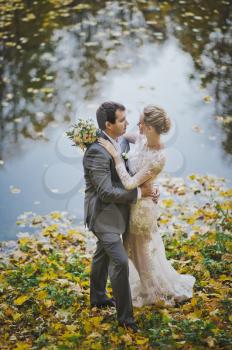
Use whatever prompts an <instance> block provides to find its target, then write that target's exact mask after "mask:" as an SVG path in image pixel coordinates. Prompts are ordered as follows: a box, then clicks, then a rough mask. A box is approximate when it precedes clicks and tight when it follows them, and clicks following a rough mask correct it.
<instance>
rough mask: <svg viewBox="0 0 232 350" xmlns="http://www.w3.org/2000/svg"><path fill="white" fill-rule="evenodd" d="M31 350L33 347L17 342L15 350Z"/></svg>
mask: <svg viewBox="0 0 232 350" xmlns="http://www.w3.org/2000/svg"><path fill="white" fill-rule="evenodd" d="M27 349H31V345H29V344H27V343H22V342H17V345H16V348H14V350H27Z"/></svg>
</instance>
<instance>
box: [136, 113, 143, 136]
mask: <svg viewBox="0 0 232 350" xmlns="http://www.w3.org/2000/svg"><path fill="white" fill-rule="evenodd" d="M143 119H144V115H143V114H141V115H140V117H139V122H138V124H137V125H138V127H139V133H140V134H141V135H143V133H144V120H143Z"/></svg>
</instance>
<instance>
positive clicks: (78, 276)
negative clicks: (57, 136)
mask: <svg viewBox="0 0 232 350" xmlns="http://www.w3.org/2000/svg"><path fill="white" fill-rule="evenodd" d="M172 181H173V182H172ZM172 181H171V180H170V179H169V180H168V179H163V181H161V182H162V185H161V188H162V193H164V194H166V198H163V199H161V200H160V204H161V217H160V230H162V232H164V240H165V246H166V252H167V256H168V258H169V259H171V261H172V263H173V265H174V266H175V268H176V269H178V271H180V272H182V273H191V274H193V275H194V276H195V277H196V279H197V282H196V285H195V289H194V297H193V298H192V299H191V300H189V301H188V302H185V303H182V304H179V305H176V307H172V308H165V307H164V306H163V305H159V306H158V305H156V306H149V307H144V308H142V309H136V308H135V317H136V319H137V321H138V324H139V327H140V329H141V332H140V333H138V334H132V333H130V332H128V331H126V330H125V329H123V328H121V327H119V328H118V327H117V322H116V318H115V312H114V310H111V309H108V310H98V309H96V308H94V309H90V308H89V272H90V257H91V254H90V250H91V249H92V248H91V244H90V245H89V239H90V238H89V237H91V236H89V233H86V234H85V233H81V232H78V230H77V229H76V228H75V227H74V226H73V228H70V227H69V225H68V224H67V222H68V221H67V218H66V217H65V215H64V214H63V213H58V212H55V213H51V214H49V215H47V216H43V217H42V216H35V215H33V214H30V215H29V216H30V220H31V221H30V222H31V226H36V227H37V228H38V232H37V234H36V235H27V234H24V235H23V234H21V235H20V238H19V239H18V242H17V245H16V247H14V249H13V250H12V251H10V252H9V251H8V253H7V254H6V253H5V252H6V248H7V244H6V243H2V244H1V246H2V255H1V260H0V269H1V277H0V306H1V309H0V310H1V311H0V322H1V329H0V344H1V349H18V350H19V349H60V350H65V349H131V350H132V349H184V350H185V349H199V350H200V349H207V348H212V349H231V347H232V338H231V333H232V332H231V320H232V318H231V315H230V311H231V308H232V305H231V304H232V301H231V295H230V292H231V289H230V284H231V279H232V278H231V274H230V270H231V265H230V262H231V248H232V240H231V227H232V219H231V216H229V213H231V209H232V203H231V201H230V197H231V190H228V189H225V188H223V187H222V183H223V180H222V179H215V178H212V177H200V176H196V175H193V176H190V178H189V183H187V182H184V181H183V180H181V181H177V180H175V179H174V180H172ZM211 193H212V195H211ZM196 196H198V201H197V202H198V204H197V202H195V199H196ZM199 196H200V197H199ZM215 199H216V200H215ZM164 209H165V210H164ZM26 218H27V219H28V215H26V214H24V215H23V216H21V218H20V219H19V222H18V224H19V225H22V226H23V225H24V224H25V222H23V220H26ZM171 229H172V231H171V235H167V234H165V233H167V231H168V230H171ZM89 247H90V248H89ZM108 291H109V293H111V290H110V286H109V287H108Z"/></svg>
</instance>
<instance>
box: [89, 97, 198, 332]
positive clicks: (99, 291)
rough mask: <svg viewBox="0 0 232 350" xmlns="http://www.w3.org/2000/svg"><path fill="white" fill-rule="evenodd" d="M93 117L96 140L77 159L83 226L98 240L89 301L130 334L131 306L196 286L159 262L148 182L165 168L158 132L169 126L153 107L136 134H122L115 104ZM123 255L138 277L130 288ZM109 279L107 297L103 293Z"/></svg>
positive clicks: (166, 299) (170, 300)
mask: <svg viewBox="0 0 232 350" xmlns="http://www.w3.org/2000/svg"><path fill="white" fill-rule="evenodd" d="M96 116H97V122H98V126H99V129H100V130H101V135H100V138H99V139H98V141H96V142H94V143H92V144H91V145H90V146H89V147H88V148H87V150H86V152H85V155H84V159H83V165H84V174H85V182H86V189H85V224H86V225H87V226H88V228H89V230H91V231H92V232H93V233H94V235H95V236H96V237H97V239H98V240H97V248H96V251H95V253H94V256H93V259H92V266H91V275H90V303H91V306H92V307H93V306H96V307H107V306H111V307H114V306H115V307H116V311H117V319H118V322H119V325H121V326H124V327H126V328H128V329H130V330H132V331H134V332H136V331H137V330H138V327H137V325H136V322H135V320H134V317H133V306H137V307H141V306H143V305H149V304H156V303H159V302H163V303H165V304H166V305H175V303H176V302H179V301H183V300H187V299H189V298H191V297H192V292H193V285H194V283H195V278H194V277H193V276H191V275H181V274H179V273H178V272H177V271H176V270H175V269H174V268H173V267H172V265H171V263H170V262H169V261H168V260H167V259H166V255H165V248H164V244H163V241H162V238H161V236H160V233H159V231H158V226H157V215H158V214H157V200H158V197H159V193H158V191H157V188H156V186H155V179H156V177H157V175H158V174H159V173H160V172H161V171H162V169H163V167H164V165H165V157H164V153H163V146H162V144H161V140H160V135H161V134H165V133H167V132H168V131H169V129H170V126H171V123H170V119H169V118H168V116H167V114H166V112H165V111H164V110H163V109H162V108H159V107H156V106H153V105H149V106H147V107H145V108H144V111H143V113H142V115H141V116H140V120H139V123H138V125H139V129H140V133H139V134H138V135H137V134H126V128H127V125H128V122H127V120H126V111H125V107H124V106H123V105H121V104H119V103H115V102H105V103H103V104H102V105H101V106H100V107H99V108H98V110H97V113H96ZM130 143H133V144H134V147H133V149H132V150H130V146H129V144H130ZM129 150H130V152H129ZM128 152H129V153H128ZM127 153H128V154H127ZM124 158H128V159H124ZM128 258H129V259H130V260H131V262H132V264H133V265H134V267H135V269H136V271H137V275H138V276H139V278H138V280H137V282H136V283H133V284H131V285H130V281H131V280H132V276H131V274H132V272H131V271H130V273H129V264H128ZM108 275H109V277H110V281H111V286H112V291H113V298H109V297H108V296H107V295H106V283H107V278H108Z"/></svg>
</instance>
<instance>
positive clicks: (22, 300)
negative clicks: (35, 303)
mask: <svg viewBox="0 0 232 350" xmlns="http://www.w3.org/2000/svg"><path fill="white" fill-rule="evenodd" d="M29 298H30V297H29V296H28V295H22V296H21V297H18V298H17V299H15V301H14V304H15V305H22V304H23V303H25V301H26V300H28V299H29Z"/></svg>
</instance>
